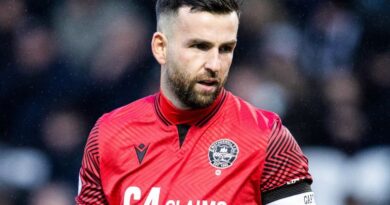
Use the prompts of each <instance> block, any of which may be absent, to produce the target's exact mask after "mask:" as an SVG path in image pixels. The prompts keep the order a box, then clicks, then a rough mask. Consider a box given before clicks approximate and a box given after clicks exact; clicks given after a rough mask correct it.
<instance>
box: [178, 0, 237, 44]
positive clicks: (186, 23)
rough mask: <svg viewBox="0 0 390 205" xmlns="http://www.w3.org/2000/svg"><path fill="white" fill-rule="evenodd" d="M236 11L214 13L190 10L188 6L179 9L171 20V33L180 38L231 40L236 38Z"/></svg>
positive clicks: (214, 40)
mask: <svg viewBox="0 0 390 205" xmlns="http://www.w3.org/2000/svg"><path fill="white" fill-rule="evenodd" d="M238 24H239V22H238V16H237V13H235V12H231V13H228V14H214V13H209V12H204V11H191V10H190V8H189V7H182V8H180V9H179V11H178V13H177V16H176V17H175V20H174V22H173V25H172V27H173V32H174V33H173V35H174V36H178V37H181V38H182V39H194V38H196V39H203V40H208V41H212V42H216V43H217V42H221V43H222V42H225V41H232V40H235V39H236V38H237V30H238Z"/></svg>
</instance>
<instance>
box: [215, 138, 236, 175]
mask: <svg viewBox="0 0 390 205" xmlns="http://www.w3.org/2000/svg"><path fill="white" fill-rule="evenodd" d="M237 155H238V146H237V144H236V143H235V142H233V141H231V140H229V139H221V140H218V141H215V142H214V143H213V144H211V145H210V147H209V162H210V164H211V165H212V166H213V167H215V168H218V169H225V168H228V167H230V166H232V164H233V162H234V161H235V160H236V159H237Z"/></svg>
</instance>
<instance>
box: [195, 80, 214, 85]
mask: <svg viewBox="0 0 390 205" xmlns="http://www.w3.org/2000/svg"><path fill="white" fill-rule="evenodd" d="M198 83H199V84H201V85H205V86H217V85H218V81H217V80H213V79H207V80H200V81H198Z"/></svg>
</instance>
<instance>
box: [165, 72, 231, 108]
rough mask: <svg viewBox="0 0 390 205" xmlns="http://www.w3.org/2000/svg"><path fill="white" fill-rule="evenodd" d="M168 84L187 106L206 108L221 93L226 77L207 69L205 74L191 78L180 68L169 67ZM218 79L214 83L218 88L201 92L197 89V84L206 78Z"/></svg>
mask: <svg viewBox="0 0 390 205" xmlns="http://www.w3.org/2000/svg"><path fill="white" fill-rule="evenodd" d="M167 72H168V73H167V74H168V85H169V86H170V89H171V90H172V91H173V92H174V94H175V95H176V97H177V98H178V99H179V100H180V102H182V103H183V104H184V105H185V106H187V107H189V108H192V109H199V108H205V107H208V106H210V105H211V104H213V102H214V101H215V99H217V97H218V95H219V93H220V92H221V90H222V87H223V85H224V84H225V81H226V78H224V79H221V78H218V77H217V73H215V72H212V71H206V73H205V74H202V75H199V76H196V77H195V78H191V77H189V76H188V75H185V74H184V73H182V72H179V71H178V69H168V71H167ZM210 78H212V79H216V80H217V83H216V84H215V85H214V86H216V89H215V90H214V91H213V92H201V91H197V90H195V85H196V84H197V83H198V82H199V81H200V80H204V79H210Z"/></svg>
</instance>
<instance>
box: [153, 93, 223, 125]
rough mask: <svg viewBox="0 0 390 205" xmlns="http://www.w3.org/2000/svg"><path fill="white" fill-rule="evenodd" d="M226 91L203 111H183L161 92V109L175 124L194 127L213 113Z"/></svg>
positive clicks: (188, 109)
mask: <svg viewBox="0 0 390 205" xmlns="http://www.w3.org/2000/svg"><path fill="white" fill-rule="evenodd" d="M224 93H225V90H222V91H221V93H220V94H219V96H218V97H217V99H216V100H215V101H214V102H213V104H211V105H210V106H208V107H206V108H202V109H190V108H187V109H182V108H181V107H178V106H176V105H175V104H174V103H173V102H172V101H171V100H170V99H169V98H168V97H167V96H166V94H165V93H164V92H161V95H160V97H159V98H160V99H159V107H160V108H161V111H162V113H163V115H164V116H165V117H166V118H167V119H168V120H169V121H170V122H171V123H173V124H176V125H177V124H187V125H194V124H196V123H197V122H199V121H200V120H202V119H203V118H204V117H205V116H207V115H208V114H209V113H211V112H212V111H213V110H214V109H216V107H218V105H219V104H220V102H221V101H222V98H223V96H224Z"/></svg>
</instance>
